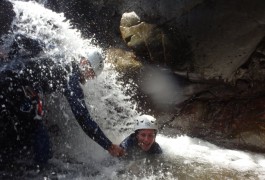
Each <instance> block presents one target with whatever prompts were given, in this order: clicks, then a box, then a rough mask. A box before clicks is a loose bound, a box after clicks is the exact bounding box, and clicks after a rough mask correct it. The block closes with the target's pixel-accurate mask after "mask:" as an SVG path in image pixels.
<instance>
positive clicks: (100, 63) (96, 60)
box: [86, 48, 104, 76]
mask: <svg viewBox="0 0 265 180" xmlns="http://www.w3.org/2000/svg"><path fill="white" fill-rule="evenodd" d="M86 57H87V60H88V61H89V63H90V65H91V67H92V69H93V71H94V72H95V74H96V76H98V75H100V73H101V72H102V71H103V68H104V59H103V55H102V53H101V52H100V51H99V50H98V49H96V48H95V49H90V50H89V51H88V52H87V54H86Z"/></svg>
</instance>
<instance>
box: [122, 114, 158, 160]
mask: <svg viewBox="0 0 265 180" xmlns="http://www.w3.org/2000/svg"><path fill="white" fill-rule="evenodd" d="M157 130H158V127H157V122H156V119H155V118H154V117H153V116H150V115H141V116H139V117H137V118H136V120H135V125H134V133H132V134H131V135H129V136H128V137H127V138H125V139H124V140H123V141H122V142H121V143H120V147H122V148H123V149H124V150H125V156H137V155H146V154H162V149H161V147H160V146H159V144H158V143H157V142H156V135H157Z"/></svg>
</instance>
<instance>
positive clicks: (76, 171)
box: [2, 0, 265, 179]
mask: <svg viewBox="0 0 265 180" xmlns="http://www.w3.org/2000/svg"><path fill="white" fill-rule="evenodd" d="M10 1H11V2H12V3H13V6H14V11H15V13H16V17H15V19H14V21H13V24H12V33H10V34H8V35H6V36H4V37H2V38H3V41H4V44H5V48H8V47H9V46H10V44H11V42H12V40H13V39H14V36H15V35H16V34H22V35H25V36H27V37H29V38H32V39H36V40H39V41H41V42H43V43H44V52H45V54H44V55H43V56H46V57H49V58H51V59H53V60H54V61H55V62H56V63H59V64H61V65H64V64H67V63H69V62H70V61H71V60H72V59H73V58H74V59H76V58H78V57H79V56H80V55H84V54H85V52H86V51H88V50H89V49H91V48H98V49H99V50H101V51H103V50H102V48H101V47H100V46H98V45H97V44H96V43H94V42H96V41H95V40H94V39H84V38H83V37H82V34H81V32H80V31H79V30H77V29H75V28H73V27H72V25H71V22H70V21H69V20H67V19H66V18H65V16H64V14H63V13H60V14H59V13H56V12H53V11H51V10H49V9H46V8H45V7H44V6H43V5H42V4H39V3H37V2H33V1H28V2H24V1H18V0H17V1H16V0H10ZM40 2H41V3H46V0H43V1H40ZM118 76H119V74H118V73H117V72H116V71H115V70H114V69H113V68H112V66H111V65H110V64H108V63H106V64H105V68H104V71H103V73H102V74H101V75H100V76H99V77H98V78H97V79H95V80H90V81H89V82H87V84H86V85H84V86H83V89H84V92H85V96H86V102H87V105H88V107H89V109H90V112H91V116H92V117H93V118H94V120H95V121H96V122H97V123H98V124H99V126H100V127H101V129H102V130H103V131H104V132H105V134H106V135H107V136H108V137H109V138H110V139H111V140H112V141H113V142H114V143H116V144H119V143H120V142H121V141H122V140H123V139H124V138H125V137H126V136H128V135H129V134H130V133H132V132H133V125H132V124H133V119H134V117H135V116H137V115H139V114H140V113H141V112H138V111H136V109H137V104H136V103H134V102H131V101H130V96H129V95H126V94H125V91H126V89H128V88H131V87H130V86H129V85H128V86H126V87H124V86H122V84H121V83H120V82H119V81H118V80H117V77H118ZM49 100H50V101H51V103H50V104H52V106H53V107H52V108H51V109H52V110H51V113H50V114H49V117H48V119H49V120H50V121H51V123H54V124H58V126H59V128H60V131H59V135H58V137H55V138H54V139H53V141H54V149H55V156H54V158H53V159H52V160H51V163H52V164H53V166H54V169H48V170H47V171H46V172H44V174H39V175H36V177H37V178H41V177H44V176H45V177H49V176H52V174H53V173H54V171H56V176H57V178H58V179H264V178H265V158H264V155H262V154H255V153H250V152H243V151H236V150H228V149H222V148H220V147H218V146H215V145H213V144H210V143H208V142H205V141H203V140H200V139H197V138H191V137H188V136H173V135H172V137H168V136H164V135H162V134H158V137H157V142H158V143H159V144H160V145H161V147H162V149H163V151H164V154H163V155H162V157H161V156H160V157H157V158H152V159H148V158H144V159H138V160H135V161H123V160H120V159H116V158H113V157H110V155H109V154H108V153H107V152H106V151H105V150H103V149H102V148H101V147H99V145H97V144H96V143H95V142H94V141H93V140H91V139H90V138H88V137H87V136H86V135H85V133H84V132H83V131H82V129H81V128H80V127H79V125H78V124H77V122H76V121H75V119H74V117H73V115H72V113H71V111H70V109H69V106H68V105H67V103H66V100H65V99H64V98H63V97H62V96H60V95H57V96H56V95H54V96H53V97H49ZM25 178H28V177H27V176H26V177H25Z"/></svg>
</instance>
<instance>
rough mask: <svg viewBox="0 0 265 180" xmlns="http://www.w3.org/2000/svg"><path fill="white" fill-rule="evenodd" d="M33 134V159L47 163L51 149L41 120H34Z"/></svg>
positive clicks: (50, 155) (46, 131)
mask: <svg viewBox="0 0 265 180" xmlns="http://www.w3.org/2000/svg"><path fill="white" fill-rule="evenodd" d="M33 136H34V137H33V140H34V141H33V148H34V154H35V159H34V160H35V161H36V162H37V163H40V164H43V163H47V161H48V160H49V159H50V158H51V157H52V150H51V143H50V138H49V135H48V130H47V127H46V126H45V125H44V124H43V122H42V121H37V122H36V129H35V133H34V135H33Z"/></svg>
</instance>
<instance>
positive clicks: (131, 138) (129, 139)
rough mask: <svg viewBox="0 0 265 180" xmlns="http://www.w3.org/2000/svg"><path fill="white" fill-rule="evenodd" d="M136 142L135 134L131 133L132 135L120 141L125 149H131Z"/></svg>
mask: <svg viewBox="0 0 265 180" xmlns="http://www.w3.org/2000/svg"><path fill="white" fill-rule="evenodd" d="M134 144H135V138H134V134H131V135H130V136H128V137H127V138H125V139H124V140H123V141H122V142H121V143H120V147H122V148H123V149H125V150H126V151H127V150H129V149H131V148H132V147H133V146H134Z"/></svg>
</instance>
